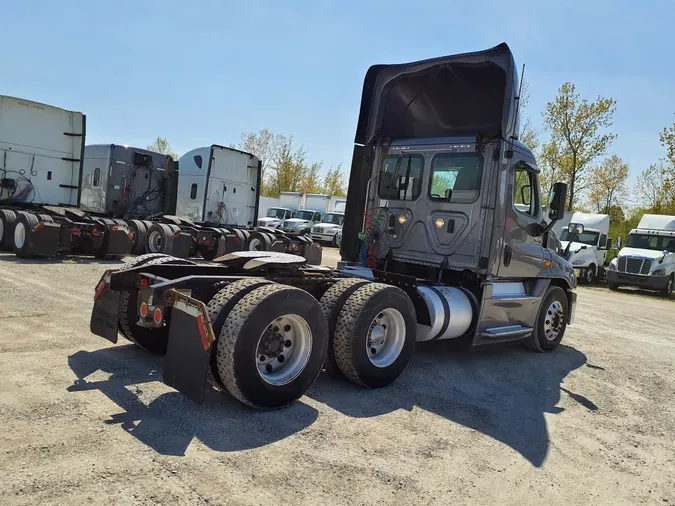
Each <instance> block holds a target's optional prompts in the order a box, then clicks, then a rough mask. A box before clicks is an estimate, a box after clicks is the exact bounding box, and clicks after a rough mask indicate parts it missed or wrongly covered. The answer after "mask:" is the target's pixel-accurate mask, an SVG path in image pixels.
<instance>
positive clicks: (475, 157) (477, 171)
mask: <svg viewBox="0 0 675 506" xmlns="http://www.w3.org/2000/svg"><path fill="white" fill-rule="evenodd" d="M482 166H483V160H482V157H481V156H480V154H478V153H444V154H441V155H437V156H435V157H434V159H433V162H432V163H431V177H430V178H429V197H431V198H432V199H433V200H444V201H446V202H461V203H465V204H470V203H472V202H475V201H476V199H478V196H479V195H480V183H481V177H482Z"/></svg>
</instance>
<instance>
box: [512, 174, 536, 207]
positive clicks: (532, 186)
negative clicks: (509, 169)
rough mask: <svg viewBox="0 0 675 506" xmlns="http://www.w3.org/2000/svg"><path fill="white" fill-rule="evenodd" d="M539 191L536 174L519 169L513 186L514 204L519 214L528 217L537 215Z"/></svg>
mask: <svg viewBox="0 0 675 506" xmlns="http://www.w3.org/2000/svg"><path fill="white" fill-rule="evenodd" d="M537 190H538V186H537V179H536V178H535V177H534V173H533V172H532V171H529V170H527V169H525V168H517V169H516V171H515V184H514V186H513V204H514V207H515V208H516V210H517V211H518V212H520V213H523V214H527V215H528V216H536V215H537V207H538V206H539V195H538V192H537Z"/></svg>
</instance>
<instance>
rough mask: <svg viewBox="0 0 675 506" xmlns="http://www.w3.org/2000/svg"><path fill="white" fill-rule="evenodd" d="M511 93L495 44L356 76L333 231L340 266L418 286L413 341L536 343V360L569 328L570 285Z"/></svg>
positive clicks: (505, 60) (562, 188)
mask: <svg viewBox="0 0 675 506" xmlns="http://www.w3.org/2000/svg"><path fill="white" fill-rule="evenodd" d="M518 86H519V81H518V75H517V71H516V67H515V63H514V60H513V56H512V54H511V52H510V50H509V48H508V46H507V45H506V44H501V45H499V46H497V47H495V48H492V49H490V50H487V51H480V52H476V53H468V54H463V55H454V56H448V57H443V58H437V59H433V60H427V61H422V62H415V63H411V64H402V65H376V66H374V67H371V69H370V70H369V72H368V74H367V75H366V79H365V83H364V91H363V97H362V105H361V113H360V117H359V124H358V128H357V134H356V139H355V140H356V146H355V149H354V158H353V162H352V171H351V175H350V183H349V196H350V198H349V200H348V202H347V208H346V216H345V222H344V226H343V234H344V235H345V236H349V237H355V236H357V235H359V237H360V238H361V240H360V241H345V242H343V243H342V245H341V254H342V257H343V261H344V262H345V263H344V264H342V265H343V267H346V268H347V269H349V266H350V265H351V266H352V268H353V269H355V271H354V272H356V269H357V267H356V266H357V265H358V266H359V267H358V268H364V267H367V268H368V269H374V270H377V271H382V272H386V273H388V274H389V275H393V274H397V275H402V276H408V277H409V278H411V279H415V280H417V283H418V284H420V285H423V287H422V288H419V287H418V291H419V292H420V294H421V295H422V298H423V299H424V300H425V304H426V307H419V305H418V308H417V309H418V324H419V325H420V329H419V330H418V336H417V340H418V341H421V340H422V341H423V340H430V339H438V338H448V337H459V336H469V337H470V339H471V341H472V343H473V344H482V343H489V342H499V341H510V340H515V339H529V340H533V339H534V338H533V337H532V336H533V335H534V336H535V337H537V339H538V340H537V341H536V343H534V344H535V347H537V346H538V347H540V348H544V349H546V348H547V347H548V346H550V345H551V344H552V343H554V342H555V340H556V339H558V340H559V338H562V333H563V332H564V327H565V325H566V324H567V323H570V322H571V317H572V314H573V308H574V305H575V301H576V294H575V293H574V291H573V289H574V288H575V287H576V278H575V275H574V270H573V268H572V267H571V265H570V264H569V263H568V262H567V261H566V260H565V259H564V258H562V257H561V256H560V254H559V252H560V241H559V240H558V238H557V237H556V236H555V234H553V233H552V230H551V229H552V227H553V226H554V223H555V222H556V221H557V220H558V219H560V218H561V217H562V216H563V215H564V201H565V195H566V191H567V187H566V185H564V184H562V183H556V185H555V187H554V195H553V196H552V198H551V205H550V211H549V215H548V216H547V217H546V216H544V210H543V207H542V200H543V196H542V195H541V189H540V184H539V174H540V170H539V168H538V167H537V164H536V160H535V158H534V156H533V154H532V152H531V150H530V149H528V148H527V147H526V146H524V145H523V144H522V143H521V142H519V141H518V140H517V137H518V131H519V125H518V111H517V107H518V105H517V104H518V96H517V94H518ZM546 218H548V219H546ZM547 222H548V224H547ZM549 239H550V240H549ZM361 272H362V271H361ZM544 305H546V307H545V308H543V309H541V310H540V308H541V307H543V306H544ZM448 313H450V314H452V317H450V315H449V314H448ZM547 313H550V315H553V316H554V317H555V318H553V317H551V318H544V316H543V315H545V314H547ZM542 318H543V319H542ZM448 320H449V321H448ZM553 320H555V325H554V327H555V328H553V327H551V325H552V323H551V322H552V321H553ZM453 327H454V328H453ZM537 327H541V329H538V328H537ZM449 328H453V330H452V331H450V330H449ZM542 336H543V337H542ZM550 336H556V337H555V339H548V338H549V337H550ZM556 345H557V343H556Z"/></svg>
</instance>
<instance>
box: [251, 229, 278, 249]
mask: <svg viewBox="0 0 675 506" xmlns="http://www.w3.org/2000/svg"><path fill="white" fill-rule="evenodd" d="M271 246H272V239H271V238H270V236H269V235H268V234H264V233H262V232H251V233H250V235H249V238H248V242H247V243H246V249H247V250H249V251H269V250H270V247H271Z"/></svg>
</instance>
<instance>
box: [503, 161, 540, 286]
mask: <svg viewBox="0 0 675 506" xmlns="http://www.w3.org/2000/svg"><path fill="white" fill-rule="evenodd" d="M510 170H511V174H510V178H509V186H508V190H507V192H508V195H509V196H510V198H508V197H507V200H506V202H507V206H506V220H505V224H504V225H505V226H504V237H503V239H504V240H503V245H504V246H503V251H502V255H501V259H500V265H499V277H500V278H510V279H522V278H534V277H536V276H537V275H538V274H539V272H540V271H541V270H542V267H543V263H544V250H543V246H542V237H541V235H539V234H538V230H539V229H540V224H541V222H542V209H541V200H540V192H539V177H538V172H539V171H538V169H536V168H535V167H534V165H533V164H532V163H529V162H528V161H525V160H516V159H515V155H514V161H513V164H512V165H511V169H510Z"/></svg>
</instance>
